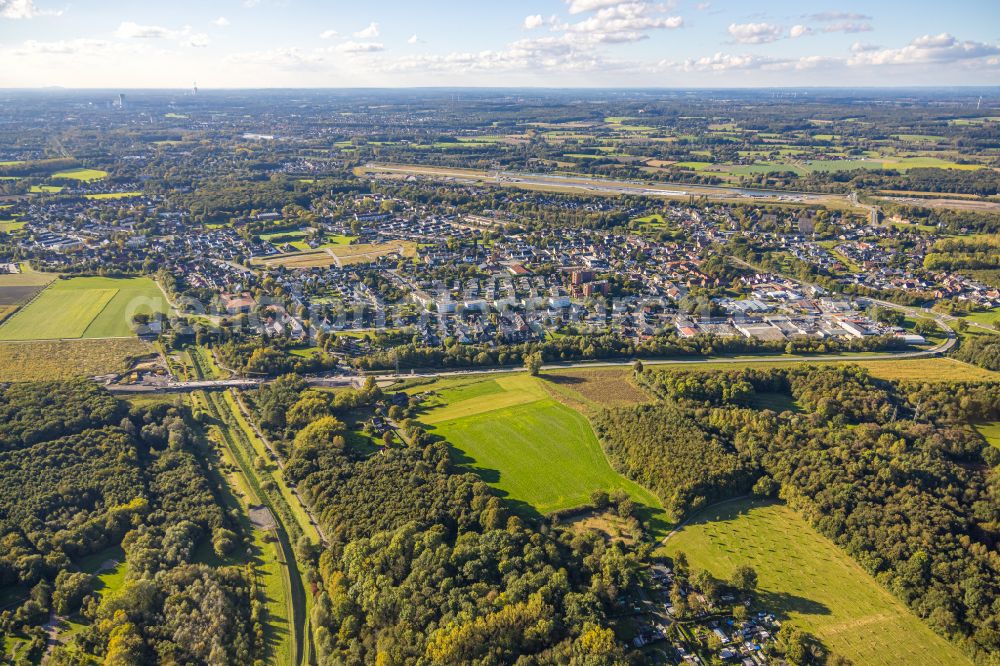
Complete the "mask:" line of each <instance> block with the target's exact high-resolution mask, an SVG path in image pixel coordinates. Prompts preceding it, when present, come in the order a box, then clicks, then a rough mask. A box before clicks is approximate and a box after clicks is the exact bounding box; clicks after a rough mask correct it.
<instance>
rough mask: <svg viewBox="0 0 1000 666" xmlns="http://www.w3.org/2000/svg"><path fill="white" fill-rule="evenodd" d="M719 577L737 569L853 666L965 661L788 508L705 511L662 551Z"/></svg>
mask: <svg viewBox="0 0 1000 666" xmlns="http://www.w3.org/2000/svg"><path fill="white" fill-rule="evenodd" d="M664 550H665V551H666V552H667V553H668V554H670V555H675V554H676V553H677V552H681V551H682V552H684V553H685V554H686V555H687V557H688V561H689V562H690V564H691V567H692V568H694V569H707V570H708V571H709V572H711V573H712V575H714V576H716V577H717V578H722V579H725V578H727V577H729V575H730V574H732V572H733V570H734V569H735V568H736V567H737V566H739V565H743V564H747V565H750V566H752V567H753V568H754V569H756V571H757V573H758V575H759V599H760V605H761V606H762V607H764V608H768V609H774V610H777V611H778V612H779V613H780V614H781V615H783V616H786V617H787V618H788V619H790V620H791V621H792V622H793V623H795V624H796V625H797V626H799V627H801V628H802V629H804V630H806V631H808V632H810V633H813V634H815V635H816V636H817V637H818V638H819V639H820V640H822V641H823V643H824V644H825V645H826V646H827V647H828V648H829V649H830V650H832V651H833V652H834V653H835V654H838V655H841V656H844V657H847V658H848V659H850V660H852V661H853V663H855V664H867V665H872V666H879V665H885V666H889V665H890V664H940V665H941V666H952V665H955V664H970V663H971V662H970V661H969V660H968V659H967V658H966V657H965V655H964V654H962V652H961V651H960V650H959V649H958V648H957V647H955V646H954V645H952V644H950V643H948V642H947V641H946V640H944V639H943V638H941V637H940V636H938V635H937V634H935V633H934V632H933V631H931V629H930V628H929V627H927V626H926V625H925V624H924V623H923V622H921V621H920V619H919V618H917V617H916V616H915V615H913V614H912V613H911V612H910V611H909V610H908V609H907V608H906V607H905V606H904V605H903V604H902V603H901V602H900V601H899V600H897V599H896V598H895V597H893V596H892V595H891V594H889V592H887V591H886V590H884V589H883V588H882V587H881V586H880V585H879V584H878V582H877V581H876V580H875V579H874V578H872V577H871V576H870V575H869V574H868V573H867V572H866V571H864V569H862V568H861V567H860V566H859V565H858V564H856V563H855V562H854V561H853V560H852V559H851V558H850V557H848V556H847V554H845V553H844V552H842V551H841V550H840V549H839V548H837V546H836V545H834V544H833V543H832V542H830V541H829V540H828V539H827V538H826V537H824V536H822V535H821V534H819V533H818V532H816V531H815V530H814V529H813V528H812V527H811V526H810V525H809V524H808V523H807V522H806V521H805V520H804V519H803V518H802V517H800V516H799V515H798V514H797V513H795V512H794V511H793V510H792V509H790V508H788V507H786V506H784V505H782V504H776V503H763V502H758V501H751V500H737V501H732V502H727V503H724V504H720V505H716V506H715V507H710V508H708V509H706V510H705V511H703V512H702V513H701V514H698V515H697V516H695V517H694V518H693V519H692V520H691V521H690V522H688V523H687V524H686V525H684V526H683V527H681V528H680V529H679V530H678V531H677V532H676V533H675V534H674V535H673V536H672V537H671V538H669V540H668V541H667V542H666V545H665V546H664Z"/></svg>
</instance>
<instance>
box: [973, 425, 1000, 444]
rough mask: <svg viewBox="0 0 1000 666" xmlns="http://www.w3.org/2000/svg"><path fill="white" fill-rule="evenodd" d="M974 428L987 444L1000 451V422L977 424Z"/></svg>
mask: <svg viewBox="0 0 1000 666" xmlns="http://www.w3.org/2000/svg"><path fill="white" fill-rule="evenodd" d="M974 427H975V428H976V430H978V431H979V434H980V435H982V436H983V438H984V439H985V440H986V441H987V442H989V443H990V444H992V445H993V446H995V447H997V448H998V449H1000V421H993V422H992V423H977V424H975V426H974Z"/></svg>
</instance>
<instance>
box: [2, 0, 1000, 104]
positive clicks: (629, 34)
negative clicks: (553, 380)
mask: <svg viewBox="0 0 1000 666" xmlns="http://www.w3.org/2000/svg"><path fill="white" fill-rule="evenodd" d="M0 62H3V63H4V67H3V68H0V87H4V88H23V87H29V88H35V87H48V86H63V87H70V88H75V87H89V88H190V87H191V86H192V85H194V82H196V81H197V83H198V85H199V87H201V88H203V89H213V88H241V87H261V88H272V87H281V88H284V87H287V88H296V87H410V86H444V87H451V86H456V87H457V86H484V87H489V86H497V87H502V86H515V87H516V86H541V87H609V86H614V87H771V86H918V85H921V86H946V85H1000V3H996V2H991V1H989V0H976V1H966V2H954V3H949V4H947V5H943V4H941V3H936V2H930V1H928V0H915V1H914V2H906V3H904V2H829V3H815V2H813V3H800V2H790V1H785V0H781V1H772V2H757V3H746V2H736V1H726V0H706V1H699V0H694V1H688V0H677V1H676V2H672V1H667V2H655V1H651V2H646V1H638V0H632V1H624V2H623V1H621V0H511V1H509V2H504V3H495V2H462V3H459V2H442V1H440V0H431V1H426V2H403V1H402V0H383V1H379V0H376V1H375V2H368V3H345V2H319V1H316V0H227V1H221V2H200V3H196V2H191V1H187V0H182V1H179V2H172V3H170V4H169V5H167V4H164V3H128V2H120V1H117V0H111V1H107V2H94V1H92V0H78V1H77V2H68V1H63V0H0Z"/></svg>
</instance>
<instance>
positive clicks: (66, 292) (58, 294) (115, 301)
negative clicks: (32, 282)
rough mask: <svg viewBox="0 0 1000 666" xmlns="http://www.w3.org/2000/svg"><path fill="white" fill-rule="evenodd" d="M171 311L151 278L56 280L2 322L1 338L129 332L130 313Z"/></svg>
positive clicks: (123, 334) (102, 335)
mask: <svg viewBox="0 0 1000 666" xmlns="http://www.w3.org/2000/svg"><path fill="white" fill-rule="evenodd" d="M167 311H168V307H167V302H166V298H165V297H164V296H163V293H162V292H161V291H160V289H159V287H157V286H156V283H155V282H153V281H152V280H151V279H149V278H125V279H116V278H103V277H79V278H71V279H69V280H56V281H55V282H53V283H52V284H50V285H49V286H48V287H47V288H46V289H45V290H44V291H43V292H42V293H41V294H39V295H38V296H37V297H36V298H35V299H34V300H33V301H31V302H30V303H29V304H28V305H26V306H25V307H24V308H22V309H21V310H20V311H19V312H17V314H15V315H14V316H12V317H10V318H9V319H7V321H5V322H4V323H3V325H2V326H0V340H50V339H59V338H115V337H128V336H131V335H132V334H133V333H132V315H134V314H137V313H140V312H144V313H153V312H160V313H166V312H167Z"/></svg>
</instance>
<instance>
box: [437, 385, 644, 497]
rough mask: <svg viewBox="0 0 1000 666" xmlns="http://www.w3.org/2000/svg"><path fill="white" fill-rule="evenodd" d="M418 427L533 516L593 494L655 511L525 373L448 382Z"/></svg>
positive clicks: (575, 416)
mask: <svg viewBox="0 0 1000 666" xmlns="http://www.w3.org/2000/svg"><path fill="white" fill-rule="evenodd" d="M427 388H432V389H439V390H438V396H437V404H438V405H439V406H436V407H433V408H432V409H431V411H430V413H429V414H427V415H426V416H425V417H423V418H421V419H420V420H421V421H422V422H423V423H425V424H428V425H429V426H430V427H431V428H432V429H433V430H432V432H433V433H434V434H437V435H441V436H442V437H444V438H445V439H446V440H448V442H450V443H451V444H452V446H454V447H455V449H456V452H457V454H458V456H459V458H460V459H461V460H463V461H464V462H466V463H467V464H468V465H469V466H470V467H471V468H473V469H474V470H475V471H477V472H478V473H479V474H480V475H481V476H482V477H483V478H484V479H485V480H486V481H488V482H489V483H490V484H491V485H492V486H494V487H495V488H498V489H499V490H501V491H503V492H505V493H507V496H508V497H509V499H511V500H513V501H515V502H524V503H526V504H528V505H530V506H531V507H532V508H533V509H535V510H536V511H538V512H539V513H549V512H552V511H557V510H561V509H568V508H572V507H575V506H581V505H584V504H587V503H588V502H589V501H590V494H591V492H593V491H594V490H599V489H604V490H614V489H617V488H621V489H623V490H625V491H627V492H628V493H629V495H631V496H632V498H633V499H635V500H636V502H637V503H639V504H643V505H645V506H647V507H651V508H657V509H658V508H659V507H660V504H659V502H658V501H657V500H656V498H655V497H654V496H653V494H652V493H650V492H649V491H647V490H645V489H644V488H642V487H640V486H639V485H637V484H635V483H633V482H631V481H629V480H628V479H625V478H624V477H622V476H621V475H619V474H618V473H617V472H615V471H614V470H613V469H612V468H611V465H610V464H609V463H608V460H607V458H606V457H605V456H604V451H603V450H602V449H601V446H600V443H599V442H598V441H597V437H596V435H595V434H594V431H593V430H592V429H591V427H590V424H589V423H588V422H587V419H586V418H584V417H583V415H581V414H580V413H578V412H576V411H574V410H572V409H570V408H569V407H567V406H565V405H563V404H561V403H559V402H557V401H556V400H554V399H552V398H551V397H549V394H548V393H547V391H546V390H545V386H544V385H543V383H542V380H540V379H536V378H533V377H529V376H528V375H525V374H511V375H503V376H500V377H498V378H496V379H491V378H479V379H477V380H472V381H469V380H465V381H464V382H463V381H458V382H455V381H452V382H448V380H446V381H445V382H443V383H441V384H438V385H431V386H430V387H418V390H419V389H423V390H426V389H427Z"/></svg>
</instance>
